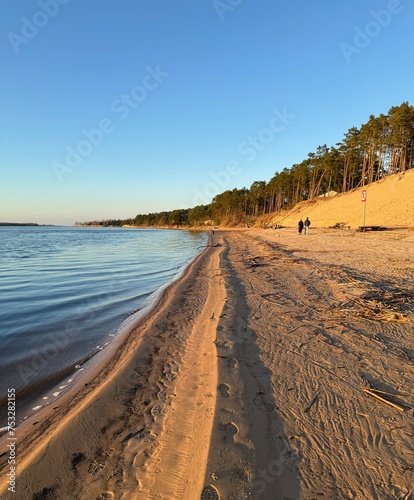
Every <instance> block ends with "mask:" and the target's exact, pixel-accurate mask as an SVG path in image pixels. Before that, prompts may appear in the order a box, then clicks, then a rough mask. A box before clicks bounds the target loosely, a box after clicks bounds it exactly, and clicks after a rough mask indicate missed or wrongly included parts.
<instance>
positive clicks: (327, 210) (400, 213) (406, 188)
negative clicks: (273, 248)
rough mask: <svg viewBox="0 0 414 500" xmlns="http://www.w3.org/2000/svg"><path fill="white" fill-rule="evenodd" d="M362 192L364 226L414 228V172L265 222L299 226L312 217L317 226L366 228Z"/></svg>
mask: <svg viewBox="0 0 414 500" xmlns="http://www.w3.org/2000/svg"><path fill="white" fill-rule="evenodd" d="M363 190H365V191H366V202H365V225H370V226H375V225H377V226H386V227H396V226H409V227H414V169H413V170H408V171H407V172H405V173H404V174H394V175H390V176H389V177H386V178H384V179H382V180H380V181H378V182H374V183H372V184H369V185H368V186H365V187H361V188H358V189H354V190H353V191H351V192H349V193H344V194H339V195H336V196H335V197H334V198H317V199H316V200H313V201H312V202H307V201H306V202H302V203H299V204H298V205H296V206H295V207H294V208H293V209H292V210H290V211H288V212H284V213H281V214H278V215H271V214H270V215H268V216H266V217H264V220H265V221H266V223H267V224H269V225H275V224H281V225H283V226H296V224H297V223H298V221H299V218H301V217H302V218H303V220H305V218H306V217H309V219H310V220H311V222H312V225H313V226H314V227H331V226H333V225H334V224H336V223H338V222H339V223H344V224H346V225H347V226H350V227H351V228H354V229H356V228H358V227H359V226H362V225H364V203H363V202H362V201H361V200H362V191H363Z"/></svg>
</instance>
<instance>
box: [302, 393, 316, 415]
mask: <svg viewBox="0 0 414 500" xmlns="http://www.w3.org/2000/svg"><path fill="white" fill-rule="evenodd" d="M317 399H318V393H316V394H315V396H314V398H313V399H312V401H311V402H310V403H309V404H308V406H307V407H306V408H305V409H304V410H303V413H308V411H309V410H310V409H311V408H312V406H313V405H314V404H315V403H316V400H317Z"/></svg>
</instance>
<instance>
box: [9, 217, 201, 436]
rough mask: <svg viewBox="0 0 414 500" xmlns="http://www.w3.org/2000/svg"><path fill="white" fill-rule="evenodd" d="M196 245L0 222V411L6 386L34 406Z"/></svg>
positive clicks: (125, 232) (150, 234)
mask: <svg viewBox="0 0 414 500" xmlns="http://www.w3.org/2000/svg"><path fill="white" fill-rule="evenodd" d="M206 243H207V235H206V234H205V233H196V232H190V231H173V230H161V229H123V228H122V229H121V228H119V229H115V228H69V227H36V226H35V227H31V226H30V227H29V226H28V227H22V226H14V227H0V347H1V348H0V418H1V419H2V420H3V419H4V415H5V413H4V412H5V407H6V401H7V391H8V389H10V388H13V389H15V391H16V399H17V408H18V409H19V408H20V409H21V411H23V409H24V412H27V410H28V409H32V408H31V407H32V406H33V405H35V406H34V408H39V407H40V406H42V404H41V403H40V404H39V401H41V400H42V395H43V394H45V393H46V392H47V390H50V389H52V388H53V387H56V386H59V384H60V383H63V381H64V380H66V381H67V380H69V381H71V378H70V377H71V375H72V374H73V373H75V372H76V370H79V369H82V366H84V364H85V363H86V362H87V361H88V360H90V359H91V358H92V357H93V356H94V355H95V354H96V353H97V352H99V351H101V350H102V349H104V348H105V347H106V346H107V345H108V344H110V342H111V341H112V339H113V338H114V337H115V336H116V334H117V331H118V329H119V328H120V326H121V324H122V323H123V322H124V321H125V320H126V319H127V318H128V317H129V316H130V315H131V314H133V313H134V312H136V311H139V310H140V309H142V308H143V307H144V306H145V304H146V303H147V302H148V301H149V300H150V298H151V297H152V296H153V294H154V293H155V292H156V291H157V290H159V289H160V287H162V286H163V285H165V284H166V283H168V282H171V281H172V280H174V278H175V277H176V276H177V275H178V274H179V273H180V272H181V271H182V269H183V268H184V267H185V266H186V265H187V264H188V263H189V262H190V261H191V260H192V259H193V258H194V257H195V256H196V255H197V254H198V253H199V252H200V251H201V250H202V248H203V247H204V246H205V245H206ZM58 393H59V391H57V392H55V393H54V394H55V395H57V394H58ZM47 399H49V398H45V400H47ZM22 416H23V414H22V413H21V412H20V417H22ZM2 427H3V422H2V421H0V428H2Z"/></svg>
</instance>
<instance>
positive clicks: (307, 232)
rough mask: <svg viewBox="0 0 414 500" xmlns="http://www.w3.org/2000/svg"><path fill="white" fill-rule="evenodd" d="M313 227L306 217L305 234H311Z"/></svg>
mask: <svg viewBox="0 0 414 500" xmlns="http://www.w3.org/2000/svg"><path fill="white" fill-rule="evenodd" d="M310 225H311V222H310V220H309V218H308V217H306V220H305V234H309V226H310Z"/></svg>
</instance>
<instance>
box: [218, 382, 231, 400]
mask: <svg viewBox="0 0 414 500" xmlns="http://www.w3.org/2000/svg"><path fill="white" fill-rule="evenodd" d="M219 391H220V395H221V396H222V397H223V398H229V397H230V396H231V394H230V386H229V385H227V384H220V385H219Z"/></svg>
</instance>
